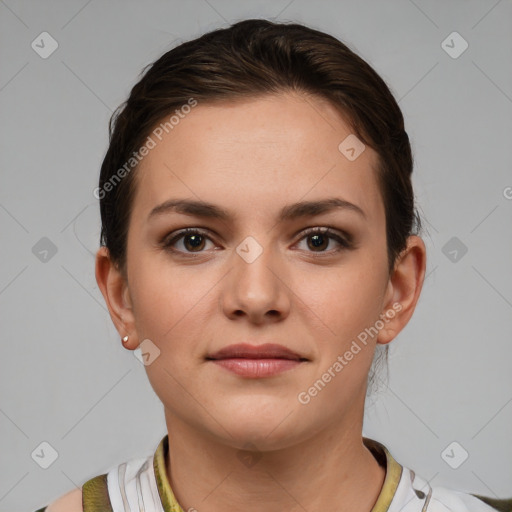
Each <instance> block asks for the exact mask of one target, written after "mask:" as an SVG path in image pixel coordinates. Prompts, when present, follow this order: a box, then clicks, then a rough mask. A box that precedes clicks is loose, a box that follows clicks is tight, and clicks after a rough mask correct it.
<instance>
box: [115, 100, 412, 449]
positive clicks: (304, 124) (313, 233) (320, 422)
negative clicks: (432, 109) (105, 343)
mask: <svg viewBox="0 0 512 512" xmlns="http://www.w3.org/2000/svg"><path fill="white" fill-rule="evenodd" d="M351 133H352V130H351V128H350V126H349V125H348V124H347V123H346V122H345V121H344V119H343V118H342V117H341V116H340V114H339V113H338V112H337V111H336V110H334V108H333V107H332V106H330V105H329V104H328V103H326V102H323V101H321V100H320V99H315V98H311V97H309V98H305V97H300V96H297V95H291V94H282V95H276V96H267V97H263V98H257V99H251V100H248V101H243V102H231V103H219V104H215V105H206V104H204V105H202V104H201V103H199V104H198V105H197V106H196V107H195V108H194V109H192V111H191V112H190V113H189V114H188V115H187V116H186V117H184V118H183V119H181V120H180V122H179V124H178V125H176V126H175V127H174V128H173V129H172V131H170V132H169V133H168V134H165V136H164V137H163V138H162V140H161V141H158V142H157V144H156V146H155V147H154V148H153V149H151V151H150V152H149V154H148V155H147V156H146V157H145V158H144V159H143V160H142V162H141V164H140V166H139V168H138V169H137V171H135V172H137V173H138V174H137V181H136V195H135V198H134V202H133V205H132V208H133V209H132V213H131V217H130V224H129V233H128V240H127V267H126V270H127V281H126V282H125V283H124V285H123V297H124V302H123V304H124V306H123V307H124V309H122V310H121V315H120V316H123V321H124V324H123V326H122V327H119V331H120V333H121V334H122V335H124V334H126V333H129V334H130V338H131V339H132V340H133V339H135V340H136V343H135V345H133V346H131V347H129V348H133V349H134V348H137V346H138V343H140V342H141V341H142V340H150V343H151V345H148V347H149V346H151V347H153V348H152V349H151V350H150V352H152V351H153V353H154V354H156V352H155V350H156V349H155V348H154V347H157V349H158V350H159V351H160V352H159V355H158V357H156V359H154V361H153V362H151V364H148V365H147V366H145V368H146V371H147V374H148V377H149V380H150V383H151V385H152V387H153V389H154V390H155V392H156V393H157V395H158V397H159V398H160V399H161V401H162V402H163V404H164V407H165V413H166V420H167V423H168V427H169V426H171V425H172V422H173V421H179V422H182V423H185V424H187V425H188V426H189V427H190V428H193V429H196V431H198V432H201V433H203V434H205V435H209V436H213V437H214V438H216V439H217V440H220V441H222V442H224V443H225V444H228V445H232V446H234V447H241V446H242V445H244V444H245V443H247V442H253V443H259V444H258V446H260V447H267V448H268V449H272V448H277V447H285V446H289V445H292V444H294V443H297V442H300V441H303V440H305V439H307V438H309V437H312V436H313V435H314V434H315V433H316V432H318V431H319V430H321V429H324V428H326V427H327V426H332V427H334V426H336V425H338V426H342V425H344V426H346V425H350V424H353V423H354V422H357V421H359V419H360V417H361V416H362V411H363V405H364V397H365V391H366V380H367V377H368V371H369V368H370V366H371V362H372V357H373V352H374V348H375V344H376V343H377V342H382V343H384V342H387V341H389V338H390V337H391V338H392V337H393V336H390V335H389V332H392V330H393V329H395V331H397V330H399V329H400V328H401V327H399V323H397V322H399V321H398V320H397V318H398V317H399V316H400V315H399V313H398V312H397V308H396V306H395V308H393V306H392V305H393V304H396V303H397V301H396V299H397V297H398V298H399V294H398V291H397V289H395V288H394V287H393V282H392V281H391V280H390V279H389V276H388V271H387V263H388V262H387V256H386V255H387V252H386V229H385V211H384V204H383V200H382V197H381V194H380V191H379V188H378V185H377V180H376V173H375V168H376V166H377V154H376V153H375V152H374V151H373V150H372V149H371V148H370V147H368V146H366V148H365V150H364V151H363V152H362V153H361V154H360V155H359V156H358V157H357V158H356V159H355V160H353V161H351V160H349V159H348V158H347V157H346V156H345V155H344V154H342V153H341V152H340V150H339V149H338V146H339V144H340V142H342V141H343V140H344V139H345V138H346V137H347V136H349V135H350V134H351ZM167 201H183V202H184V203H182V206H181V207H176V206H175V207H171V206H169V205H168V208H165V207H164V206H161V205H163V204H164V203H166V202H167ZM329 201H330V202H329ZM185 202H194V203H196V204H195V205H194V204H191V203H188V204H187V203H185ZM197 203H207V205H206V206H205V205H204V204H203V205H201V204H197ZM302 203H304V204H302ZM299 204H302V206H300V205H299ZM159 206H161V207H160V208H157V207H159ZM155 208H156V210H155ZM152 212H153V213H152ZM327 228H328V229H329V232H328V233H325V230H326V229H327ZM185 230H191V231H190V232H188V233H184V231H185ZM389 310H394V311H393V313H394V315H393V316H394V318H393V320H389V321H388V320H387V319H388V318H389V316H388V317H386V321H385V322H383V321H382V320H380V319H382V317H381V315H382V314H386V313H387V312H388V311H389ZM379 320H380V322H379ZM118 322H119V320H118ZM404 322H405V321H404V320H403V319H402V324H400V325H403V323H404ZM382 324H385V327H381V328H380V329H378V331H379V334H378V335H374V334H372V335H368V329H370V332H371V333H375V331H376V327H375V326H376V325H377V326H378V327H380V326H381V325H382ZM118 325H119V324H118ZM372 327H373V331H372V330H371V328H372ZM123 329H124V331H123ZM365 329H367V331H365ZM365 332H366V342H363V341H362V340H363V339H364V338H365V336H364V334H363V333H365ZM386 333H387V334H386ZM386 335H387V336H388V338H386ZM354 342H355V345H354ZM145 343H148V342H145ZM234 344H249V345H253V346H256V347H258V346H261V345H263V344H277V345H281V346H282V347H284V348H286V349H288V350H290V351H291V352H293V354H294V356H293V358H292V359H283V358H281V356H282V354H281V356H279V357H274V358H271V360H267V361H262V360H261V359H260V360H258V358H257V359H256V360H254V359H252V360H247V359H240V358H236V357H233V354H231V356H232V357H230V358H227V359H224V360H223V361H222V362H219V359H217V360H216V361H215V360H211V359H210V358H211V357H213V356H215V353H216V352H218V351H219V350H221V349H224V348H226V347H228V346H230V345H234ZM356 347H359V351H358V350H357V348H356ZM349 352H350V353H351V354H352V357H350V355H349V354H348V353H349ZM239 355H240V354H239ZM267 355H268V354H267ZM274 355H276V354H274ZM287 357H291V356H289V355H288V356H287ZM340 358H341V359H340ZM336 363H338V364H336ZM326 372H327V373H328V374H329V375H330V378H329V377H328V376H327V377H325V374H326ZM323 375H324V377H322V376H323ZM319 379H321V380H322V382H323V385H318V381H319ZM315 382H317V386H316V388H315V387H314V385H315ZM312 387H313V390H312ZM315 390H316V392H315Z"/></svg>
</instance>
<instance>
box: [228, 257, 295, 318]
mask: <svg viewBox="0 0 512 512" xmlns="http://www.w3.org/2000/svg"><path fill="white" fill-rule="evenodd" d="M253 249H254V247H252V248H251V250H253ZM230 264H231V265H232V266H231V271H230V272H229V273H228V275H227V276H226V279H224V280H223V288H222V291H221V299H220V300H221V307H222V309H223V312H224V314H225V315H226V316H227V317H228V318H230V319H232V320H236V319H242V318H246V319H247V320H248V321H250V322H251V323H254V324H264V323H268V322H278V321H282V320H283V319H284V318H286V317H287V316H288V315H289V312H290V294H291V290H290V289H289V288H288V287H287V285H286V268H285V262H284V261H283V260H282V259H280V258H279V257H278V255H277V254H275V251H272V250H271V249H270V248H268V247H262V252H261V254H259V256H258V257H257V258H256V259H254V260H252V258H247V257H245V255H244V252H243V250H241V251H239V252H235V251H234V252H233V256H232V258H231V261H230Z"/></svg>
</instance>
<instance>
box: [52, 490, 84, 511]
mask: <svg viewBox="0 0 512 512" xmlns="http://www.w3.org/2000/svg"><path fill="white" fill-rule="evenodd" d="M45 512H83V508H82V489H73V490H72V491H69V492H68V493H66V494H63V495H62V496H61V497H60V498H58V499H57V500H55V501H54V502H52V503H50V504H49V505H48V507H47V508H46V510H45Z"/></svg>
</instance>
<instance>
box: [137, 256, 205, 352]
mask: <svg viewBox="0 0 512 512" xmlns="http://www.w3.org/2000/svg"><path fill="white" fill-rule="evenodd" d="M136 261H137V264H136V265H134V267H133V269H132V273H131V275H130V288H131V294H132V297H133V309H134V316H135V320H136V323H137V331H138V332H139V336H141V337H144V338H149V339H151V340H152V341H154V342H155V343H156V344H157V345H158V346H165V348H166V349H168V348H172V349H173V351H174V350H175V349H176V350H180V349H182V348H183V347H185V346H186V347H187V348H188V349H189V350H190V349H191V348H193V344H194V340H195V339H197V338H196V337H195V336H194V334H196V335H197V333H198V332H200V329H201V325H200V321H197V320H199V319H201V318H203V319H206V318H207V317H208V314H211V312H206V311H205V309H206V308H209V307H212V306H211V302H212V301H211V296H209V292H210V293H212V287H213V286H214V284H215V279H213V277H214V276H212V279H209V273H208V272H205V271H194V270H193V269H192V271H191V269H190V268H188V269H185V268H179V267H177V266H175V265H171V264H170V263H169V262H166V261H165V256H163V257H160V256H159V257H155V256H154V255H152V256H151V255H149V254H148V255H146V256H145V257H144V256H141V257H139V258H137V260H136ZM141 339H142V338H141ZM173 345H176V346H175V347H173Z"/></svg>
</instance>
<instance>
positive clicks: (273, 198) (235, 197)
mask: <svg viewBox="0 0 512 512" xmlns="http://www.w3.org/2000/svg"><path fill="white" fill-rule="evenodd" d="M167 120H168V118H164V119H162V123H165V121H167ZM160 131H161V132H163V133H161V134H160V137H156V136H155V135H154V132H153V134H152V135H151V137H152V139H153V140H154V142H155V146H154V148H153V149H151V150H150V151H149V154H148V155H147V156H145V157H144V158H143V160H142V162H141V163H140V164H139V167H138V168H137V170H136V173H137V180H136V195H135V201H134V205H133V212H135V211H136V212H137V217H136V218H141V217H147V215H148V214H149V212H150V211H151V209H152V208H153V207H154V206H156V205H157V204H160V203H161V202H164V201H166V200H168V199H170V198H194V199H200V200H204V201H208V202H212V203H216V204H221V205H223V206H224V207H225V208H226V209H227V210H233V211H237V212H239V213H242V214H243V213H244V212H245V213H247V214H248V215H249V216H252V217H254V213H255V211H260V210H262V209H263V210H265V211H266V212H267V213H268V214H270V213H272V211H275V212H277V211H278V210H280V209H281V207H282V206H283V205H284V204H287V203H290V202H296V201H299V200H301V199H302V200H315V199H319V198H325V197H327V196H328V197H333V196H336V197H341V198H343V199H345V200H347V201H350V202H353V203H355V204H357V205H358V206H360V207H361V208H362V209H363V210H364V211H365V213H366V214H367V216H368V218H369V219H372V217H375V218H378V217H379V216H382V215H383V214H384V210H383V205H382V199H381V195H380V192H379V189H378V185H377V181H376V172H375V169H376V166H377V163H378V159H377V154H376V153H375V152H374V151H373V150H372V149H371V148H370V147H369V146H366V147H365V148H364V151H363V152H362V153H360V155H359V156H358V157H357V158H356V159H355V160H349V159H348V158H347V157H346V156H345V155H344V154H343V153H342V152H341V151H340V149H339V145H340V143H342V141H344V140H346V139H347V137H349V136H350V137H352V138H353V137H355V136H354V134H353V131H352V129H351V127H350V125H349V124H348V123H347V122H346V120H345V119H344V118H343V117H342V116H341V114H340V113H339V112H338V111H337V110H336V109H335V108H334V107H333V106H332V105H331V104H330V103H328V102H326V101H323V100H320V99H318V98H316V97H311V96H309V97H306V96H298V95H294V94H288V93H287V94H280V95H269V96H263V97H259V98H252V99H250V100H243V101H230V102H218V103H213V104H212V103H205V104H201V102H199V103H198V105H197V106H195V107H194V108H193V109H191V111H190V113H188V114H186V115H184V116H182V117H181V118H180V119H179V122H178V123H177V124H174V125H173V126H172V128H169V125H168V126H167V131H168V133H167V132H166V131H165V130H160ZM160 139H161V140H160ZM348 140H349V141H352V139H351V138H349V139H348ZM356 142H357V140H356ZM359 149H360V148H359Z"/></svg>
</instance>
